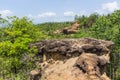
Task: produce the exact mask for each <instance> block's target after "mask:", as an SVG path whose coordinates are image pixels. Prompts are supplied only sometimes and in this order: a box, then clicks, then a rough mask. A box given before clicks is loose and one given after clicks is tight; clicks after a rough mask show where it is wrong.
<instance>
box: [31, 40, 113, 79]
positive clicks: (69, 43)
mask: <svg viewBox="0 0 120 80" xmlns="http://www.w3.org/2000/svg"><path fill="white" fill-rule="evenodd" d="M33 46H36V47H37V49H38V54H40V55H42V63H40V65H41V66H42V70H41V71H40V75H39V76H40V78H39V79H40V80H111V79H110V78H109V77H108V76H107V75H106V72H105V68H106V65H107V64H108V63H110V61H109V59H110V56H109V55H110V52H111V50H112V48H113V46H114V43H113V42H111V41H105V40H97V39H92V38H81V39H63V40H45V41H41V42H36V43H32V44H30V48H31V47H33ZM34 77H35V76H34ZM39 79H37V78H36V79H35V78H34V79H33V80H39Z"/></svg>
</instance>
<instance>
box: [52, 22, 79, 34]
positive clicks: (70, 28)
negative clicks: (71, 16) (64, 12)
mask: <svg viewBox="0 0 120 80" xmlns="http://www.w3.org/2000/svg"><path fill="white" fill-rule="evenodd" d="M79 28H80V24H78V23H77V22H73V23H72V25H71V26H68V27H66V28H64V29H62V30H56V31H55V32H54V34H56V33H63V34H75V33H77V32H78V30H79Z"/></svg>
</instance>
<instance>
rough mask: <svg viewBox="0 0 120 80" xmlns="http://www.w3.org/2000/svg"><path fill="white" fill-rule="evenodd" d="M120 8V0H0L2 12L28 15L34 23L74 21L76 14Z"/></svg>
mask: <svg viewBox="0 0 120 80" xmlns="http://www.w3.org/2000/svg"><path fill="white" fill-rule="evenodd" d="M118 9H120V0H0V14H2V17H3V18H6V16H18V17H23V16H27V17H29V18H30V19H32V20H33V22H34V23H43V22H61V21H62V22H63V21H73V20H74V16H75V15H79V16H81V15H90V14H92V13H95V12H97V13H99V14H107V13H112V12H113V11H114V10H118Z"/></svg>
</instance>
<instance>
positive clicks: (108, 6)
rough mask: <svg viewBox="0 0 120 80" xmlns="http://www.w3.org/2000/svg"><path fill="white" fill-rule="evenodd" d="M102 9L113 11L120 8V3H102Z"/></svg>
mask: <svg viewBox="0 0 120 80" xmlns="http://www.w3.org/2000/svg"><path fill="white" fill-rule="evenodd" d="M102 9H103V10H108V11H110V12H113V11H114V10H117V9H119V7H118V3H117V2H116V1H113V2H109V3H105V4H102Z"/></svg>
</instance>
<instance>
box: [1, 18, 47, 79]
mask: <svg viewBox="0 0 120 80" xmlns="http://www.w3.org/2000/svg"><path fill="white" fill-rule="evenodd" d="M9 21H10V22H11V24H10V25H9V26H8V27H5V28H0V31H1V32H0V35H1V36H0V56H1V57H3V58H2V59H0V62H1V61H3V62H2V64H1V65H0V66H4V69H1V71H2V73H3V75H4V76H5V77H4V76H2V75H1V74H0V76H1V77H3V79H6V78H7V77H8V78H10V77H11V75H9V74H11V72H12V74H14V75H17V74H19V73H20V72H21V70H23V69H24V68H25V67H24V66H26V67H27V68H33V67H34V65H33V61H34V60H33V59H32V57H34V56H35V55H36V53H37V49H36V48H35V47H34V48H32V49H29V47H28V46H29V43H31V42H34V41H38V40H41V39H45V38H46V35H45V34H43V33H42V31H41V30H40V29H39V28H37V27H35V26H34V24H33V23H32V21H31V20H29V19H28V18H26V17H23V18H18V17H15V16H14V17H9ZM46 39H47V38H46ZM27 56H29V58H30V59H29V58H27ZM24 57H26V58H27V60H26V59H25V60H23V59H24ZM25 70H27V69H25ZM26 74H27V73H26ZM16 79H19V78H16Z"/></svg>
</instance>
